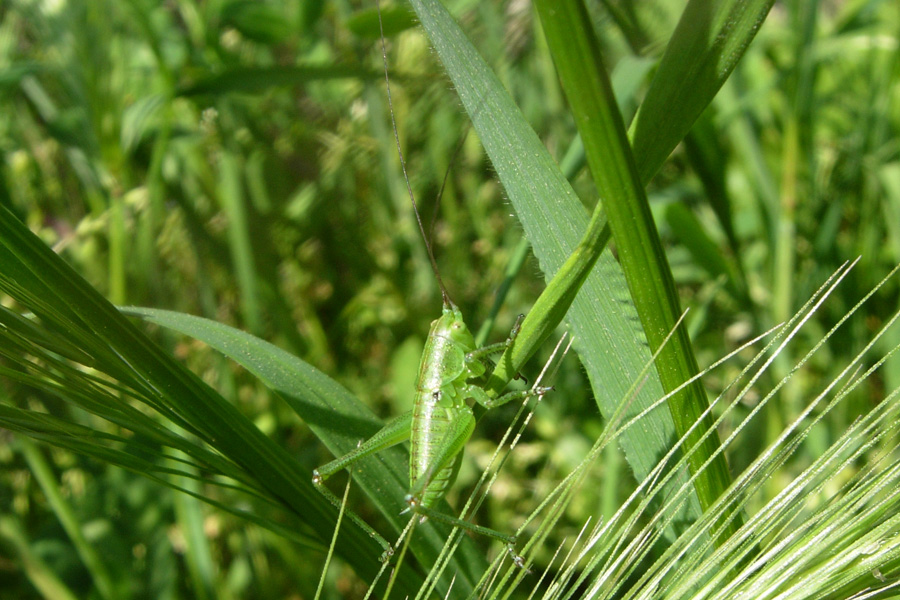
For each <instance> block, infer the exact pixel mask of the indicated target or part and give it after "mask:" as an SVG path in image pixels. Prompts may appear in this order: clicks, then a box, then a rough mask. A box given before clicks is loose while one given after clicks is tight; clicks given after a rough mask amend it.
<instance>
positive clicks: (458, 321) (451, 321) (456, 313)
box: [439, 302, 475, 348]
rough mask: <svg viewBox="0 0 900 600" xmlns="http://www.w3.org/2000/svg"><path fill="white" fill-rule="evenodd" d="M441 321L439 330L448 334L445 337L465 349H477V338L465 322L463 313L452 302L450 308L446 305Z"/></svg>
mask: <svg viewBox="0 0 900 600" xmlns="http://www.w3.org/2000/svg"><path fill="white" fill-rule="evenodd" d="M439 321H440V323H441V325H440V327H439V329H441V330H442V331H444V332H446V334H445V335H447V336H448V337H449V338H450V339H451V340H453V341H454V342H456V343H457V344H459V345H460V346H462V347H463V348H474V347H475V337H474V336H473V335H472V332H471V331H469V327H468V325H466V322H465V321H464V320H463V316H462V311H461V310H459V308H457V306H456V305H455V304H453V303H452V302H450V305H449V306H448V305H447V304H446V303H445V304H444V311H443V312H442V313H441V318H440V319H439Z"/></svg>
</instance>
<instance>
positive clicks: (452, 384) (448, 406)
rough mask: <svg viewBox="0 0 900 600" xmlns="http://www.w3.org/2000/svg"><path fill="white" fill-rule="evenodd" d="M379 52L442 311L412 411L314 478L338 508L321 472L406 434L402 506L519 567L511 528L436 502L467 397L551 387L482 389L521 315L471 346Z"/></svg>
mask: <svg viewBox="0 0 900 600" xmlns="http://www.w3.org/2000/svg"><path fill="white" fill-rule="evenodd" d="M378 16H379V26H381V14H380V11H379V15H378ZM381 51H382V59H383V61H384V69H385V81H386V86H387V100H388V108H389V111H390V115H391V123H392V126H393V131H394V138H395V141H396V144H397V152H398V154H399V156H400V166H401V169H402V171H403V177H404V179H405V181H406V187H407V191H408V193H409V198H410V201H411V203H412V207H413V212H414V214H415V217H416V222H417V224H418V228H419V232H420V234H421V235H422V239H423V241H424V243H425V247H426V250H427V252H428V258H429V261H430V263H431V268H432V271H433V272H434V276H435V278H436V280H437V283H438V286H439V288H440V290H441V297H442V299H443V310H442V314H441V316H440V317H439V318H437V319H435V320H434V321H433V322H432V323H431V329H430V331H429V333H428V338H427V339H426V342H425V348H424V351H423V353H422V359H421V362H420V365H419V372H418V377H417V380H416V395H415V400H414V403H413V410H412V411H410V412H408V413H406V414H403V415H401V416H399V417H397V418H395V419H393V420H391V421H389V422H388V423H387V424H386V425H385V426H384V428H382V429H381V430H380V431H379V432H377V433H376V434H375V435H373V436H372V437H371V438H369V439H368V440H366V441H364V442H362V443H361V444H360V445H359V447H357V448H356V449H355V450H353V451H351V452H349V453H347V454H345V455H344V456H342V457H339V458H337V459H335V460H333V461H331V462H330V463H328V464H326V465H324V466H322V467H319V468H318V469H315V470H314V471H313V483H314V484H315V486H316V488H317V489H318V490H319V491H320V492H321V493H322V494H323V495H324V496H325V497H326V498H328V499H329V501H331V502H332V503H333V504H334V505H335V506H338V507H340V506H341V500H340V499H338V497H337V496H336V495H335V494H334V493H332V492H331V491H330V490H329V489H328V488H327V487H325V486H324V482H325V480H326V479H328V478H329V477H331V476H332V475H334V474H335V473H337V472H338V471H341V470H342V469H346V468H349V467H351V466H352V465H353V464H354V463H355V462H356V461H358V460H360V459H361V458H363V457H366V456H369V455H372V454H375V453H377V452H380V451H381V450H384V449H386V448H388V447H390V446H393V445H395V444H399V443H401V442H404V441H406V440H410V463H409V480H410V488H409V493H408V494H407V496H406V498H405V500H406V503H407V511H410V512H412V513H415V514H417V515H419V516H420V517H421V519H422V520H425V519H426V518H432V519H434V520H438V521H442V522H445V523H448V524H450V525H453V526H456V527H460V528H462V529H466V530H468V531H472V532H474V533H478V534H482V535H486V536H489V537H492V538H495V539H498V540H501V541H503V542H505V543H506V545H507V549H508V551H509V553H510V555H511V556H512V557H513V560H514V561H515V563H516V564H517V565H519V566H522V565H523V564H524V561H523V559H522V558H521V557H520V556H519V555H518V554H516V551H515V543H516V537H515V536H514V535H507V534H504V533H501V532H499V531H495V530H493V529H489V528H486V527H481V526H478V525H474V524H472V523H469V522H467V521H463V520H462V519H458V518H455V517H451V516H448V515H445V514H443V513H441V512H439V511H437V510H436V509H435V508H434V505H435V504H436V503H437V502H438V501H439V500H441V499H442V498H443V497H444V496H445V494H446V493H447V490H448V488H449V487H450V486H451V485H452V484H453V483H454V481H455V480H456V475H457V471H458V470H459V466H460V463H461V461H462V451H463V448H464V447H465V445H466V442H467V441H468V439H469V437H471V435H472V432H473V431H474V429H475V416H474V413H473V411H472V408H471V407H470V405H469V401H473V402H476V403H478V404H480V405H481V406H483V407H485V408H486V409H490V408H493V407H496V406H500V405H502V404H506V403H507V402H510V401H513V400H524V399H526V398H529V397H532V396H542V395H543V394H545V393H547V392H548V391H549V390H550V389H552V388H549V387H532V388H530V389H528V390H520V391H512V392H508V393H505V394H502V395H499V396H497V397H492V396H490V395H489V394H488V393H487V391H486V390H485V388H484V386H483V379H484V378H485V376H488V375H490V373H489V372H488V368H487V366H486V364H485V359H486V358H487V357H488V356H489V355H491V354H496V353H499V352H503V351H505V350H506V349H508V348H509V347H510V346H511V345H512V343H513V341H514V340H515V338H516V335H517V334H518V332H519V328H520V325H521V323H522V319H523V318H524V316H523V315H520V316H519V318H518V319H517V320H516V323H515V325H514V326H513V328H512V331H511V332H510V335H509V337H508V338H507V340H506V341H504V342H499V343H496V344H490V345H487V346H484V347H481V348H478V347H476V345H475V339H474V337H473V335H472V333H471V332H470V330H469V328H468V327H467V326H466V323H465V321H464V320H463V316H462V313H461V311H460V310H459V308H458V307H457V306H456V305H455V304H454V303H453V301H452V300H451V299H450V295H449V294H448V293H447V289H446V287H445V286H444V283H443V280H442V279H441V275H440V271H439V270H438V266H437V262H436V261H435V258H434V253H433V251H432V248H431V244H430V242H429V239H428V235H427V234H426V233H425V227H424V226H423V224H422V218H421V216H420V214H419V209H418V205H417V204H416V200H415V195H414V194H413V191H412V187H411V185H410V182H409V177H408V175H407V171H406V163H405V161H404V158H403V151H402V149H401V146H400V138H399V135H398V133H397V124H396V119H395V117H394V110H393V104H392V100H391V88H390V79H389V76H388V68H387V52H386V50H385V44H384V33H383V30H382V36H381ZM346 514H347V516H348V517H349V518H350V519H352V520H353V521H354V522H355V523H356V524H357V525H359V526H360V527H361V528H363V529H364V530H365V531H367V532H368V533H369V534H370V535H372V536H373V537H374V538H375V539H376V540H377V541H378V542H379V543H380V544H381V545H382V547H383V548H384V550H385V553H384V554H383V555H382V559H383V560H386V559H387V558H389V557H390V555H391V554H392V553H393V549H392V547H391V545H390V544H388V542H387V541H386V540H384V538H382V537H381V536H380V535H379V534H378V533H377V532H375V531H374V530H373V529H372V527H371V526H369V525H368V524H367V523H365V521H363V519H362V518H361V517H360V516H359V515H356V514H355V513H353V512H352V511H349V510H347V511H346Z"/></svg>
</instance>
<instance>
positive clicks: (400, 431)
mask: <svg viewBox="0 0 900 600" xmlns="http://www.w3.org/2000/svg"><path fill="white" fill-rule="evenodd" d="M411 424H412V413H411V412H407V413H404V414H402V415H400V416H399V417H397V418H395V419H392V420H391V421H389V422H388V423H387V424H386V425H385V426H384V427H383V428H381V429H380V430H379V431H378V433H376V434H375V435H373V436H372V437H370V438H369V439H368V440H366V441H364V442H363V443H362V444H360V445H359V446H358V447H357V448H356V449H354V450H352V451H350V452H348V453H347V454H345V455H344V456H341V457H338V458H336V459H335V460H333V461H331V462H330V463H328V464H326V465H323V466H321V467H319V468H318V469H314V470H313V485H314V486H315V488H316V489H317V490H318V491H319V493H320V494H322V495H323V496H325V498H326V499H327V500H328V501H329V502H331V504H333V505H334V506H335V507H337V508H339V509H340V508H341V507H342V505H343V502H342V501H341V499H340V498H338V497H337V496H336V495H335V494H334V492H332V491H331V490H330V489H328V488H327V487H326V486H325V480H326V479H328V478H329V477H331V476H332V475H334V474H335V473H337V472H338V471H341V470H343V469H348V468H349V467H351V466H352V465H353V464H354V463H356V462H357V461H359V460H360V459H362V458H365V457H367V456H371V455H373V454H376V453H378V452H381V451H382V450H385V449H387V448H390V447H391V446H395V445H397V444H399V443H401V442H403V441H405V440H407V439H409V432H410V427H411ZM344 514H345V515H347V518H349V519H350V520H351V521H353V522H354V523H355V524H356V525H357V526H358V527H360V528H361V529H362V530H363V531H365V532H366V533H367V534H369V535H370V536H371V537H372V538H374V539H375V541H377V542H378V543H379V544H380V545H381V547H382V548H383V549H384V553H383V554H382V555H381V560H382V562H384V561H386V560H388V559H389V558H390V556H391V554H393V549H392V547H391V545H390V544H389V543H388V541H387V540H385V539H384V538H383V537H382V536H381V535H380V534H379V533H378V532H377V531H375V530H374V529H373V528H372V526H371V525H369V524H368V523H366V522H365V520H363V518H362V517H360V516H359V515H358V514H356V512H354V511H353V510H351V509H349V508H345V509H344Z"/></svg>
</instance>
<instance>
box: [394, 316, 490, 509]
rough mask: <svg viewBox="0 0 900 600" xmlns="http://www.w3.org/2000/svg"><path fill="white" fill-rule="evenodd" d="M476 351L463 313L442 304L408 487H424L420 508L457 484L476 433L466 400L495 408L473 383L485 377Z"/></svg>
mask: <svg viewBox="0 0 900 600" xmlns="http://www.w3.org/2000/svg"><path fill="white" fill-rule="evenodd" d="M505 345H506V344H504V346H505ZM475 350H476V348H475V338H474V337H473V336H472V333H471V332H470V331H469V328H468V327H467V326H466V324H465V322H464V321H463V317H462V313H461V312H460V310H459V309H458V308H457V307H456V306H453V305H452V304H444V310H443V314H442V315H441V317H440V318H438V319H435V320H434V321H433V322H432V323H431V330H430V331H429V333H428V339H427V341H426V343H425V349H424V351H423V353H422V362H421V363H420V365H419V376H418V379H417V383H416V397H415V401H414V403H413V407H414V408H413V414H412V425H411V431H410V444H411V449H410V462H409V481H410V484H411V486H412V489H413V490H415V489H417V488H418V487H420V486H419V482H422V481H424V485H425V488H424V491H423V493H422V496H421V497H420V498H419V502H420V503H421V505H422V506H424V507H426V508H430V507H432V506H434V504H435V503H436V502H437V501H438V500H440V499H441V498H443V497H444V495H445V494H446V492H447V489H448V488H449V487H450V486H451V485H452V484H453V482H454V481H455V480H456V473H457V471H458V470H459V465H460V462H461V461H462V449H463V446H465V443H466V441H468V439H469V437H470V436H471V435H472V431H473V430H474V429H475V416H474V414H473V413H472V409H471V408H470V407H469V405H468V403H467V399H469V398H471V399H473V400H475V401H477V402H478V403H479V404H482V405H485V406H488V405H491V404H493V402H492V401H491V399H490V398H489V397H488V395H487V393H485V391H484V389H483V388H481V387H479V386H478V385H477V384H475V383H472V380H474V379H477V378H479V377H481V376H483V375H484V374H485V371H486V368H485V365H484V363H483V362H482V361H481V360H480V359H478V354H479V353H477V352H476V351H475ZM448 453H449V454H451V455H453V458H452V460H450V461H448V464H446V465H445V466H442V467H441V468H440V469H439V470H437V471H435V472H433V473H432V472H431V471H432V470H434V469H435V460H436V459H440V458H442V457H443V455H444V454H448Z"/></svg>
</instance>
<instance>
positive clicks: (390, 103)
mask: <svg viewBox="0 0 900 600" xmlns="http://www.w3.org/2000/svg"><path fill="white" fill-rule="evenodd" d="M375 6H376V7H377V8H378V29H379V31H380V32H381V59H382V62H383V63H384V82H385V85H386V86H387V101H388V111H389V112H390V113H391V125H392V126H393V128H394V141H395V142H397V154H398V155H400V168H401V170H402V171H403V179H404V180H405V181H406V191H408V192H409V199H410V200H411V201H412V205H413V211H414V212H415V213H416V223H418V224H419V232H420V233H421V234H422V240H423V241H424V242H425V249H426V250H428V260H429V261H431V270H432V271H434V276H435V277H436V278H437V282H438V286H439V287H440V288H441V298H442V300H443V302H444V306H448V307H452V308H456V305H455V304H453V300H451V299H450V295H449V294H448V293H447V288H445V287H444V280H443V279H441V273H440V271H438V266H437V261H436V260H434V252H432V250H431V243H430V242H429V241H428V236H427V235H426V234H425V226H424V225H422V217H421V215H419V205H418V204H416V197H415V195H414V194H413V191H412V185H410V183H409V175H407V173H406V160H404V158H403V149H402V148H401V147H400V134H399V133H398V132H397V119H396V117H395V116H394V103H393V101H392V99H391V78H390V76H389V75H388V60H387V48H386V47H385V43H384V23H383V22H382V19H381V2H380V1H379V0H375Z"/></svg>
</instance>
